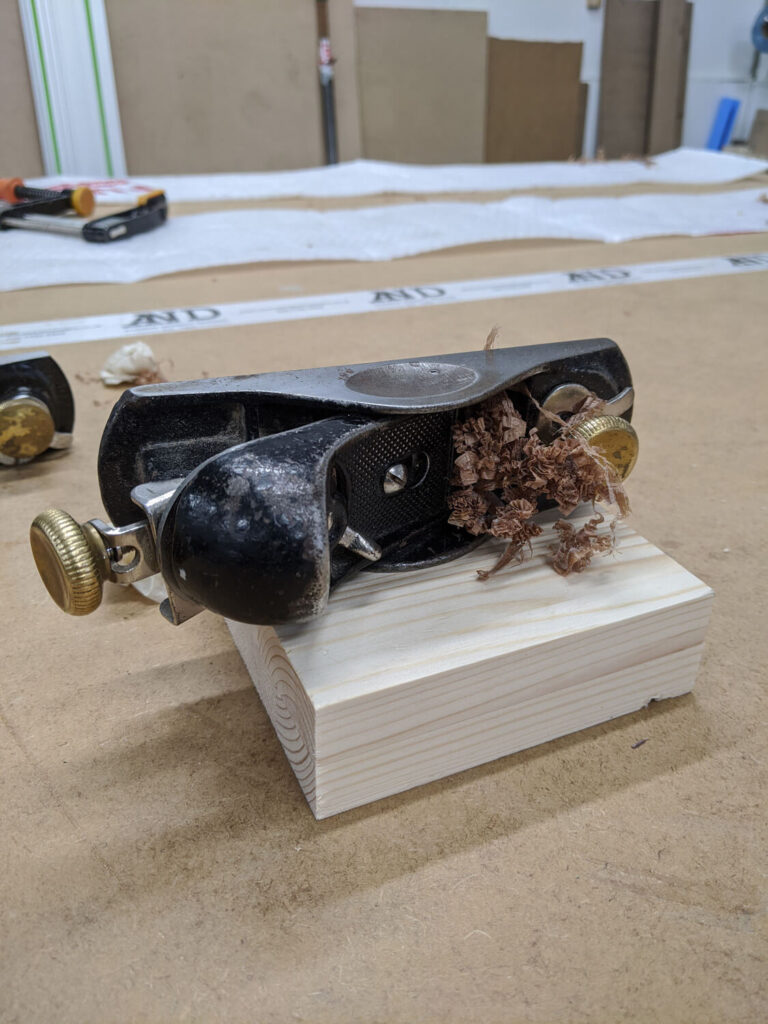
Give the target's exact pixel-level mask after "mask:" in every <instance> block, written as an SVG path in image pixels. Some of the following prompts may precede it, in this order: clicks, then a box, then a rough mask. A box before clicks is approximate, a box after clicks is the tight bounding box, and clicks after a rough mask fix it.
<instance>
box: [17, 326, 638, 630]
mask: <svg viewBox="0 0 768 1024" xmlns="http://www.w3.org/2000/svg"><path fill="white" fill-rule="evenodd" d="M501 393H507V394H509V395H511V396H512V397H513V399H514V401H515V406H516V408H518V409H519V410H521V411H522V414H524V415H525V416H526V417H527V419H526V425H527V429H528V430H532V429H534V428H535V429H536V430H538V431H539V432H540V433H541V434H542V436H543V433H544V432H546V431H547V430H548V429H549V421H550V420H551V416H550V417H549V419H548V418H547V414H548V413H554V414H557V415H558V416H560V417H566V418H567V416H568V415H569V414H570V413H571V412H573V411H574V410H576V409H577V408H578V407H579V405H580V404H581V403H582V402H583V401H584V399H585V397H586V396H588V395H594V396H597V398H599V399H601V400H603V401H604V402H605V407H604V410H603V412H604V413H605V415H602V413H601V416H602V420H599V421H598V422H590V437H591V438H592V439H593V440H592V442H591V443H593V444H594V443H597V442H596V441H595V440H594V439H595V438H596V437H597V438H598V441H599V434H600V430H601V429H602V427H603V426H604V427H605V428H606V430H607V431H608V433H610V434H611V436H613V437H615V435H616V431H617V430H618V432H619V433H620V434H622V433H623V435H625V437H626V438H630V439H634V441H633V443H634V442H636V435H635V434H634V431H633V429H632V427H631V426H630V424H629V420H630V418H631V413H632V405H633V400H634V392H633V389H632V380H631V376H630V372H629V368H628V366H627V363H626V360H625V359H624V356H623V355H622V353H621V351H620V350H619V348H618V346H617V345H616V344H615V343H614V342H612V341H609V340H607V339H596V340H588V341H570V342H562V343H556V344H547V345H532V346H526V347H520V348H505V349H496V350H491V351H474V352H464V353H461V354H458V355H456V354H450V355H444V356H427V357H424V358H420V359H409V360H403V361H397V362H380V363H369V364H364V365H354V366H334V367H324V368H321V369H314V370H302V371H295V372H279V373H265V374H256V375H253V376H242V377H228V378H219V379H210V380H199V381H190V382H184V383H165V384H152V385H144V386H140V387H134V388H131V389H130V390H128V391H126V392H125V393H124V394H123V396H122V398H121V399H120V401H119V402H118V403H117V405H116V406H115V408H114V410H113V412H112V414H111V416H110V418H109V421H108V423H107V425H106V428H105V431H104V435H103V437H102V441H101V448H100V451H99V459H98V474H99V483H100V487H101V495H102V501H103V504H104V507H105V509H106V511H107V515H108V516H109V519H110V520H111V522H109V523H106V522H103V521H102V520H100V519H92V520H90V521H88V522H86V523H83V524H79V523H78V522H76V521H75V520H74V519H73V518H72V517H71V516H69V515H68V514H67V513H65V512H62V511H59V510H56V509H50V510H48V511H47V512H45V513H43V514H42V515H40V516H38V517H37V518H36V519H35V521H34V523H33V524H32V529H31V543H32V548H33V553H34V556H35V560H36V562H37V566H38V569H39V571H40V573H41V575H42V577H43V580H44V582H45V584H46V586H47V587H48V590H49V592H50V593H51V596H52V597H53V598H54V600H55V601H56V602H57V603H58V604H59V605H60V606H61V607H62V608H63V609H64V610H65V611H68V612H70V613H71V614H75V615H82V614H87V613H88V612H91V611H93V610H94V609H95V608H96V607H97V606H98V604H99V602H100V600H101V595H102V585H103V583H104V581H111V582H116V583H132V582H136V581H139V580H141V579H143V578H145V577H148V576H150V575H153V574H155V573H161V574H162V578H163V581H164V584H165V587H166V590H167V594H168V597H167V600H165V601H164V602H163V604H162V605H161V611H162V613H163V614H164V616H165V617H166V618H167V619H169V620H170V621H171V622H173V623H175V624H179V623H181V622H184V621H185V620H187V619H189V618H190V617H191V616H193V615H195V614H196V613H197V612H199V611H201V610H202V609H204V608H208V609H210V610H211V611H213V612H216V613H218V614H220V615H223V616H226V617H227V618H230V619H235V620H238V621H241V622H248V623H259V624H265V625H267V624H277V623H282V622H288V621H298V620H302V619H307V618H310V617H312V616H315V615H318V614H320V613H321V612H322V611H323V610H324V608H325V606H326V604H327V602H328V597H329V593H330V591H331V590H332V588H333V587H335V586H336V585H337V584H338V583H340V582H341V581H342V580H343V579H344V578H345V577H347V576H349V575H350V574H351V573H354V572H356V571H359V570H367V571H385V572H402V571H407V570H415V569H419V568H422V567H424V566H429V565H433V564H435V563H438V562H441V561H445V560H448V559H452V558H456V557H457V556H459V555H461V554H462V553H464V552H466V551H468V550H469V549H470V547H473V546H475V545H476V544H478V543H479V542H480V541H479V539H478V538H477V537H474V536H472V535H470V534H469V533H467V532H466V531H465V530H463V529H461V528H459V527H456V526H452V525H450V524H449V523H448V518H449V514H448V493H449V488H450V486H451V485H450V478H451V475H452V468H453V457H454V453H453V447H452V446H453V441H452V428H453V426H454V424H455V423H456V422H457V420H458V419H459V418H460V417H465V416H467V415H470V414H471V413H472V410H473V409H476V408H477V406H478V404H479V403H482V402H484V401H486V400H487V399H489V398H491V397H493V396H495V395H499V394H501ZM611 444H613V446H614V447H615V444H614V442H611ZM607 455H608V457H609V458H610V452H607ZM625 468H626V467H625Z"/></svg>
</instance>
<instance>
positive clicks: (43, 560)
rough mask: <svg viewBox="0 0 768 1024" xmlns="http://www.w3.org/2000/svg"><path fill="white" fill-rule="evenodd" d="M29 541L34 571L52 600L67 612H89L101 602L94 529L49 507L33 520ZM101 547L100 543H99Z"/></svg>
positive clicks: (100, 555)
mask: <svg viewBox="0 0 768 1024" xmlns="http://www.w3.org/2000/svg"><path fill="white" fill-rule="evenodd" d="M29 542H30V544H31V545H32V554H33V556H34V559H35V564H36V565H37V571H38V572H39V573H40V576H41V578H42V580H43V583H44V584H45V586H46V589H47V590H48V593H49V594H50V595H51V597H52V598H53V600H54V601H55V602H56V604H57V605H58V606H59V608H61V609H63V610H64V611H65V612H68V613H69V614H70V615H88V614H89V613H90V612H92V611H95V610H96V608H98V607H99V605H100V604H101V594H102V584H103V580H104V570H103V562H102V560H103V557H104V555H105V552H103V551H99V541H98V535H96V531H95V530H93V528H92V527H90V526H89V525H88V523H85V524H84V525H82V526H81V524H80V523H78V522H77V521H76V520H75V519H73V518H72V516H71V515H69V514H68V513H67V512H62V511H61V509H58V508H49V509H47V510H46V511H45V512H41V513H40V515H39V516H36V518H35V519H34V521H33V522H32V526H31V527H30V530H29ZM102 547H103V546H102Z"/></svg>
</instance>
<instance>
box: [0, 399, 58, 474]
mask: <svg viewBox="0 0 768 1024" xmlns="http://www.w3.org/2000/svg"><path fill="white" fill-rule="evenodd" d="M55 433H56V425H55V423H54V422H53V416H52V415H51V410H50V409H49V408H48V406H47V405H46V404H45V402H41V401H40V399H39V398H34V397H33V396H32V395H27V394H19V395H14V396H13V398H7V399H6V400H5V401H3V402H0V455H4V456H5V457H6V458H8V459H33V458H34V457H35V456H36V455H42V453H43V452H44V451H46V450H47V449H48V448H50V445H51V441H53V435H54V434H55Z"/></svg>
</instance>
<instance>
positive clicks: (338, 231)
mask: <svg viewBox="0 0 768 1024" xmlns="http://www.w3.org/2000/svg"><path fill="white" fill-rule="evenodd" d="M764 195H765V192H764V190H762V189H750V190H748V191H730V192H720V193H709V194H705V195H663V194H661V195H659V194H655V195H641V196H622V197H619V198H606V197H594V198H588V199H583V198H579V199H546V198H542V197H539V196H515V197H513V198H510V199H505V200H503V201H502V202H497V203H461V202H451V203H440V202H435V203H432V202H425V203H416V204H414V203H409V204H408V205H404V206H378V207H368V208H364V209H357V210H330V211H324V212H318V211H315V210H228V211H225V212H219V213H201V214H197V215H192V216H186V217H175V218H173V217H172V218H171V219H170V220H169V221H168V223H167V224H166V225H164V226H163V227H160V228H158V229H157V230H156V231H153V232H150V233H148V234H145V235H138V236H136V237H135V238H129V239H127V240H125V241H118V242H114V243H111V244H105V245H99V244H94V243H88V242H84V241H82V240H80V239H77V238H72V237H70V236H64V235H53V234H42V233H40V234H38V233H33V232H26V231H19V230H9V231H4V232H3V233H2V234H0V290H6V291H7V290H10V289H15V288H33V287H37V286H40V285H53V284H73V283H85V282H120V281H141V280H144V279H145V278H149V277H157V276H159V275H161V274H171V273H174V272H176V271H180V270H191V269H195V268H199V267H215V266H225V265H231V264H239V263H257V262H265V261H269V262H275V261H284V260H291V261H294V260H388V259H396V258H397V257H401V256H410V255H414V254H416V253H422V252H429V251H431V250H437V249H444V248H449V247H452V246H460V245H469V244H472V243H477V242H490V241H503V240H507V239H520V238H578V239H595V240H600V241H605V242H623V241H627V240H629V239H633V238H646V237H651V236H659V235H710V234H738V233H743V232H756V231H768V204H767V203H765V202H763V201H762V196H764Z"/></svg>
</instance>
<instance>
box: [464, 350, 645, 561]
mask: <svg viewBox="0 0 768 1024" xmlns="http://www.w3.org/2000/svg"><path fill="white" fill-rule="evenodd" d="M491 343H492V342H491ZM603 406H604V403H603V402H601V401H600V400H599V399H598V398H596V397H594V396H591V397H589V398H587V399H585V401H584V402H583V403H582V405H581V407H580V408H579V409H578V410H577V411H576V413H575V414H574V415H573V417H572V418H571V419H570V420H569V421H568V422H567V423H566V422H565V421H564V420H562V419H560V418H559V417H557V416H554V415H552V414H546V413H545V415H547V416H548V417H549V418H551V419H552V420H553V421H554V422H556V424H557V425H558V427H559V433H558V434H557V436H556V437H555V438H554V440H553V441H551V442H550V443H549V444H546V443H545V442H543V441H542V440H541V439H540V438H539V435H538V432H537V431H536V430H535V429H534V430H532V431H531V432H530V434H529V435H528V436H526V423H525V420H524V419H523V418H522V416H520V414H519V413H518V411H517V410H516V409H515V406H514V404H513V402H512V400H511V398H510V397H509V396H508V395H506V394H503V395H497V396H496V397H494V398H492V399H489V400H488V401H486V402H484V403H483V405H482V406H481V407H480V409H479V410H478V412H477V414H476V415H474V416H472V417H470V418H469V419H466V420H465V421H464V422H462V423H457V424H456V425H455V426H454V428H453V440H454V445H455V449H456V453H457V457H456V460H455V464H454V466H455V473H454V477H453V479H452V481H451V483H452V484H453V486H454V488H455V490H453V491H452V493H451V494H450V496H449V504H450V508H451V515H450V518H449V520H448V521H449V523H451V524H453V525H454V526H460V527H463V528H464V529H465V530H467V531H468V532H469V533H471V534H474V535H475V536H480V535H481V534H490V535H491V536H493V537H500V538H503V539H504V540H507V541H508V542H509V543H508V544H507V547H506V548H505V550H504V551H503V553H502V555H501V557H500V558H499V559H498V561H497V562H496V564H495V565H494V566H493V567H492V568H491V569H489V570H479V571H478V576H480V578H481V579H487V578H488V577H489V576H491V575H493V573H496V572H498V571H499V569H502V568H504V566H506V565H509V564H510V563H511V562H514V563H520V562H522V561H523V560H524V558H525V556H526V552H530V551H531V541H532V540H533V538H534V537H538V536H539V535H540V534H541V533H542V527H541V526H540V525H539V524H538V523H536V522H534V521H533V516H534V515H535V514H536V512H537V511H538V507H539V502H540V501H541V500H546V501H553V502H554V503H555V504H556V505H557V507H558V508H559V509H560V511H561V512H562V513H563V515H568V514H569V513H571V512H572V511H573V510H574V509H575V508H576V506H577V505H579V504H581V503H582V502H591V503H592V505H593V507H594V505H595V504H596V503H600V504H602V505H607V506H612V507H613V508H614V509H615V510H616V511H615V513H614V514H613V516H612V518H611V520H610V522H609V523H608V528H607V532H604V533H602V534H598V532H597V530H598V527H599V526H600V525H601V524H602V523H603V522H604V521H605V520H604V517H603V515H602V514H601V513H599V512H597V511H596V514H595V515H594V516H593V517H592V518H591V519H590V520H589V521H588V522H587V523H585V524H584V525H583V526H582V527H581V528H580V529H578V530H577V529H575V528H574V527H573V526H572V525H571V524H570V523H568V522H566V521H565V520H560V521H559V522H557V523H555V525H554V529H555V531H556V533H557V535H558V542H557V543H556V544H554V545H553V546H552V548H551V549H550V550H551V553H552V556H553V559H552V567H553V568H554V570H555V571H556V572H558V573H559V574H560V575H561V576H568V575H570V573H573V572H583V571H584V569H586V567H587V566H588V565H589V563H590V562H591V560H592V558H593V556H594V555H595V554H597V553H599V552H608V551H612V550H614V548H615V529H616V523H617V521H618V520H619V519H621V518H623V516H625V515H626V514H627V512H628V511H629V501H628V499H627V495H626V492H625V490H624V486H623V484H622V482H621V480H620V479H619V476H618V474H617V473H616V471H615V470H614V468H613V466H612V465H611V464H610V463H609V462H608V461H607V460H606V459H605V458H604V456H603V455H601V453H600V452H598V451H597V450H596V449H595V448H593V447H592V446H591V445H590V444H589V443H588V442H586V441H585V440H583V439H582V438H580V437H578V436H576V435H574V434H573V429H574V428H575V427H576V426H578V424H579V423H582V422H583V421H584V420H585V419H589V418H591V417H593V416H596V415H599V413H600V412H601V411H602V409H603Z"/></svg>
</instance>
